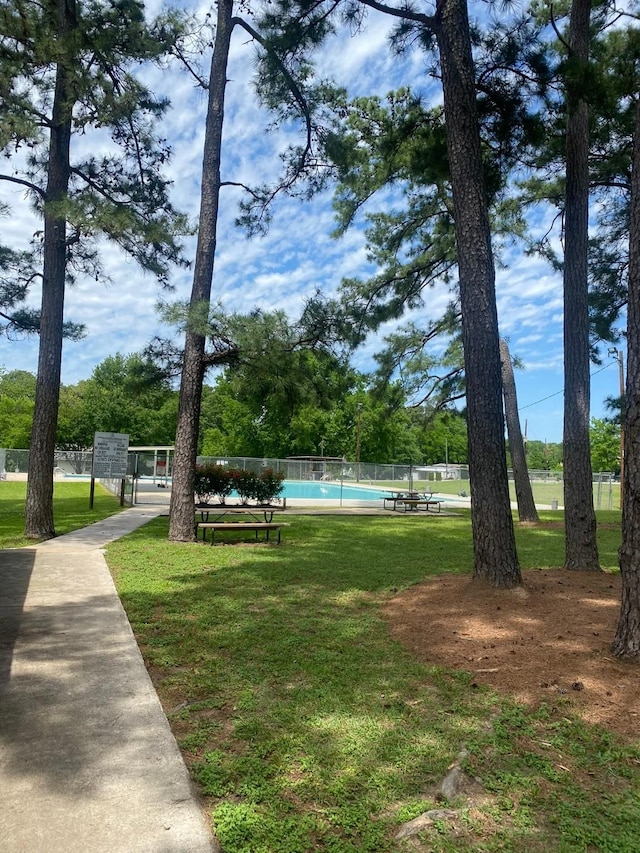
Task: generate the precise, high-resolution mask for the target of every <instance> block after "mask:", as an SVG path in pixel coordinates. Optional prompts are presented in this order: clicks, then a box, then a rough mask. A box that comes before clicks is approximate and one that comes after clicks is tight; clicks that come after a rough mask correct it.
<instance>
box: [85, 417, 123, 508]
mask: <svg viewBox="0 0 640 853" xmlns="http://www.w3.org/2000/svg"><path fill="white" fill-rule="evenodd" d="M128 453H129V436H128V435H125V434H124V433H120V432H97V433H96V434H95V435H94V437H93V458H92V463H91V496H90V498H89V506H90V508H91V509H93V495H94V492H95V481H96V480H99V479H105V480H122V482H123V485H124V479H125V477H126V476H127V461H128V459H127V457H128ZM122 493H123V490H122V489H121V490H120V503H121V504H122Z"/></svg>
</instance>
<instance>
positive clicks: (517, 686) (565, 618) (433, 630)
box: [384, 569, 640, 738]
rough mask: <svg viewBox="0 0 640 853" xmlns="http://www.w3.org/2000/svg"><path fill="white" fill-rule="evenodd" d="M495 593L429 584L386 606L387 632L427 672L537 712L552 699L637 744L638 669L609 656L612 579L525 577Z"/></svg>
mask: <svg viewBox="0 0 640 853" xmlns="http://www.w3.org/2000/svg"><path fill="white" fill-rule="evenodd" d="M523 581H524V584H523V587H522V588H520V589H517V590H512V591H496V590H495V589H493V588H490V587H488V586H486V585H483V584H481V583H478V582H474V581H471V580H469V578H468V577H457V576H456V577H452V576H444V577H439V578H434V579H432V580H429V581H426V582H424V583H422V584H419V585H417V586H414V587H412V588H411V589H408V590H406V591H405V592H403V593H401V594H400V595H397V596H395V597H394V598H393V599H391V600H390V601H389V602H388V604H387V605H386V606H385V609H384V616H385V618H386V620H387V621H388V624H389V626H390V629H391V632H392V634H393V636H394V637H396V638H397V639H398V640H399V641H400V642H402V643H403V644H404V645H405V646H406V647H407V648H409V649H410V650H411V651H412V652H413V654H414V655H415V656H416V657H417V658H419V659H420V660H422V661H424V662H425V663H429V664H437V665H440V666H444V667H450V668H452V669H464V670H467V671H469V672H471V673H472V674H473V676H474V681H475V682H476V683H477V684H482V685H487V686H490V687H493V688H495V689H497V690H501V691H506V692H508V693H510V694H512V695H513V696H514V697H515V698H516V699H517V700H518V701H519V702H522V703H525V704H527V705H534V706H535V705H537V704H538V703H540V702H543V701H546V702H551V701H554V700H555V699H557V697H558V696H559V695H562V696H563V697H565V698H566V699H567V700H568V701H570V703H571V705H572V706H573V707H574V708H575V710H576V711H577V712H578V713H580V714H581V716H582V717H583V718H584V719H585V720H586V721H588V722H590V723H599V724H601V725H603V726H606V727H607V728H608V729H611V730H612V731H615V732H617V733H618V734H622V735H625V736H628V737H633V738H637V737H639V736H640V666H639V665H638V664H633V663H626V662H622V661H619V660H617V659H615V658H614V657H613V655H612V654H611V650H610V646H611V642H612V640H613V637H614V634H615V629H616V623H617V620H618V613H619V608H620V577H619V576H617V575H608V574H600V573H592V572H569V571H564V570H561V569H558V570H532V571H526V572H523Z"/></svg>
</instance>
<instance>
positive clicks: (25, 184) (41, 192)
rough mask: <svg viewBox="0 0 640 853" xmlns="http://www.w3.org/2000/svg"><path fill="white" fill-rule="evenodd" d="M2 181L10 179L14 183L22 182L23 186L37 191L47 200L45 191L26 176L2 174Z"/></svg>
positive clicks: (0, 179) (0, 177)
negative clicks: (26, 178) (18, 176)
mask: <svg viewBox="0 0 640 853" xmlns="http://www.w3.org/2000/svg"><path fill="white" fill-rule="evenodd" d="M0 181H10V182H11V183H12V184H21V186H23V187H27V188H28V189H30V190H31V191H32V192H34V193H37V194H38V195H39V196H40V198H41V199H42V200H43V201H45V200H46V194H45V191H44V190H43V189H41V188H40V187H38V186H36V185H35V184H32V183H31V181H27V180H25V179H24V178H15V177H14V176H13V175H2V174H0Z"/></svg>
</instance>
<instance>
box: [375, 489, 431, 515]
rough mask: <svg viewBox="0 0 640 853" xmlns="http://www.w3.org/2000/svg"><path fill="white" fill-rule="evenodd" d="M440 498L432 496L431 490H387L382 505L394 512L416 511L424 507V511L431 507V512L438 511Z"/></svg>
mask: <svg viewBox="0 0 640 853" xmlns="http://www.w3.org/2000/svg"><path fill="white" fill-rule="evenodd" d="M442 500H443V499H442V498H434V497H433V492H417V491H414V490H413V489H407V490H404V491H398V492H393V491H392V492H389V493H388V494H387V495H385V497H384V499H383V506H384V508H385V509H392V510H394V511H395V512H411V511H415V512H418V511H419V510H420V509H424V510H425V512H429V510H430V509H433V512H440V508H441V506H442ZM387 503H390V504H391V507H388V506H387Z"/></svg>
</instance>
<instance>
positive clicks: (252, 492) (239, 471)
mask: <svg viewBox="0 0 640 853" xmlns="http://www.w3.org/2000/svg"><path fill="white" fill-rule="evenodd" d="M231 477H232V479H233V488H234V489H235V490H236V492H237V493H238V495H239V497H240V503H243V504H246V503H248V502H249V501H250V500H255V499H256V498H257V497H258V475H257V474H255V473H254V472H253V471H249V470H247V469H246V468H233V469H232V470H231Z"/></svg>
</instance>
